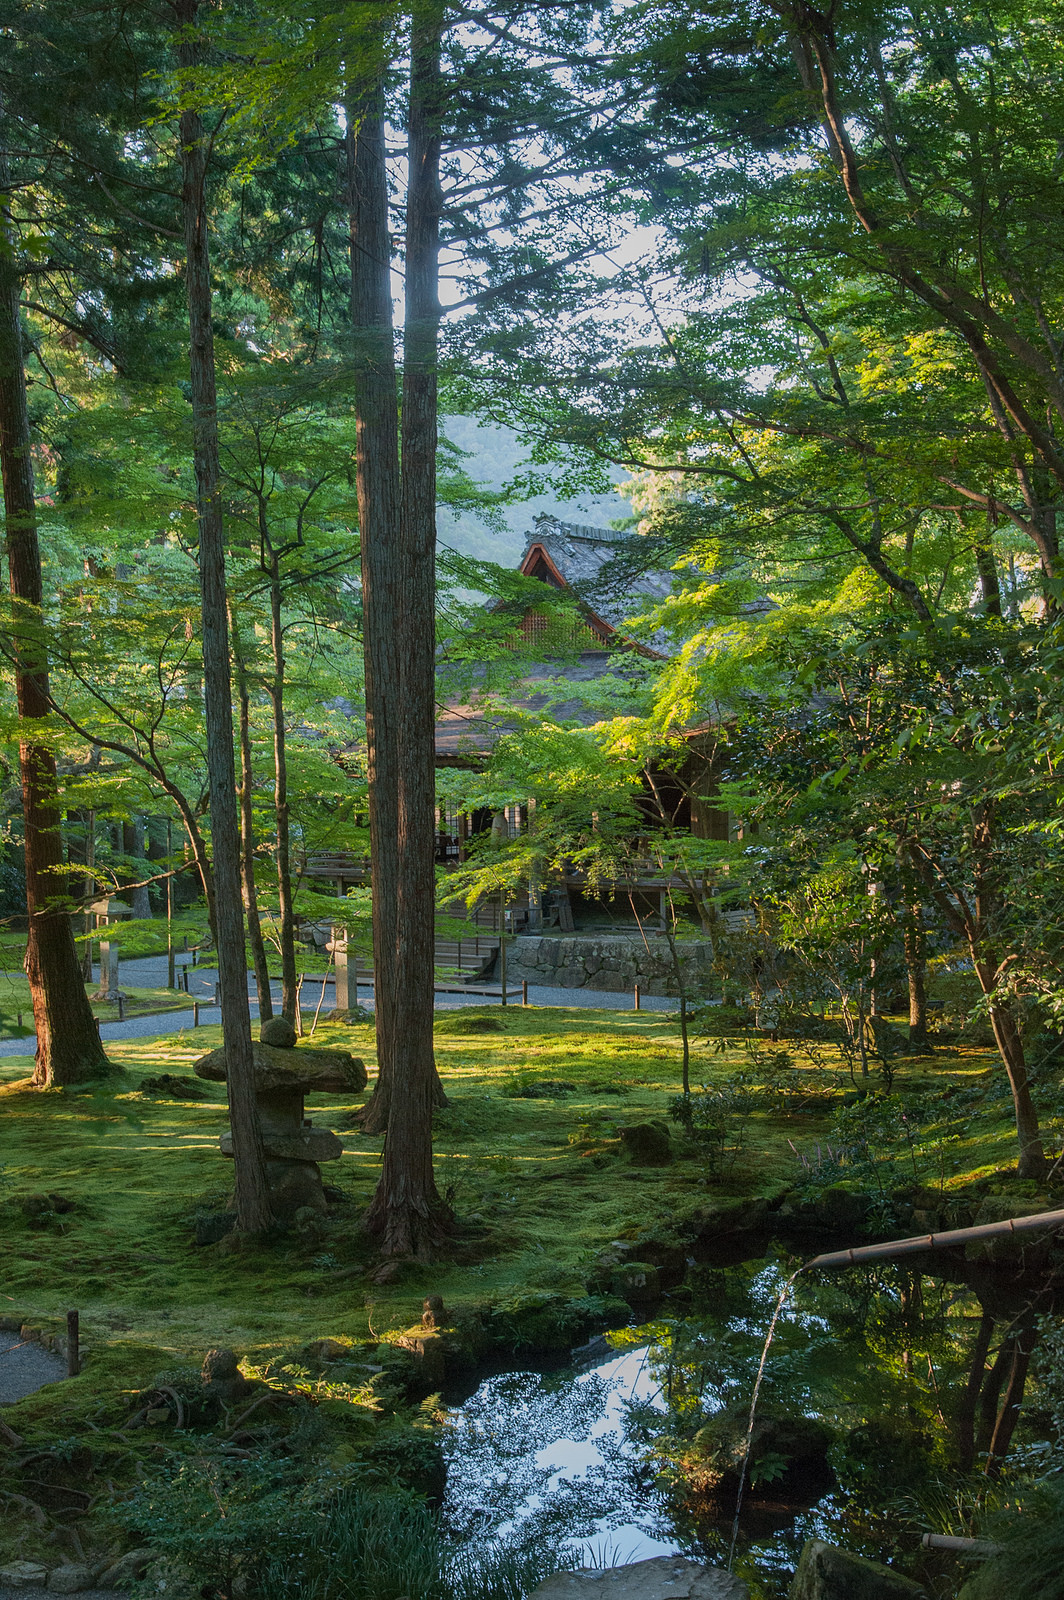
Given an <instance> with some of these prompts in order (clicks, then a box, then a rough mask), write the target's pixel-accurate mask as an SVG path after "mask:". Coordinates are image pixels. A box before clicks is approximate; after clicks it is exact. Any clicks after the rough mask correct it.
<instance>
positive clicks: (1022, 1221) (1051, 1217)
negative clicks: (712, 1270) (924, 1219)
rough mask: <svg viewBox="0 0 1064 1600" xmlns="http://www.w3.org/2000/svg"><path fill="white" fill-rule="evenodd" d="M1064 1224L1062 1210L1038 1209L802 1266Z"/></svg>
mask: <svg viewBox="0 0 1064 1600" xmlns="http://www.w3.org/2000/svg"><path fill="white" fill-rule="evenodd" d="M1060 1227H1064V1211H1038V1212H1036V1213H1035V1214H1034V1215H1033V1216H1030V1217H1010V1218H1009V1219H1008V1220H1007V1221H1006V1222H983V1223H980V1224H979V1225H978V1226H977V1227H974V1228H950V1229H948V1230H947V1231H946V1232H945V1233H921V1234H917V1235H915V1236H914V1237H913V1238H911V1239H890V1240H888V1241H887V1242H886V1243H884V1244H862V1245H858V1246H857V1248H856V1249H853V1250H832V1251H829V1252H828V1254H827V1255H822V1256H814V1257H813V1259H812V1260H811V1261H807V1262H806V1263H805V1265H804V1266H803V1268H802V1271H803V1272H806V1271H808V1270H809V1268H810V1267H855V1266H858V1265H859V1264H860V1263H861V1262H862V1261H881V1260H883V1259H884V1258H886V1257H889V1256H914V1255H918V1254H920V1252H921V1251H923V1250H950V1249H952V1248H953V1247H954V1246H955V1245H963V1244H970V1243H974V1242H975V1241H976V1240H977V1239H996V1238H1000V1237H1002V1236H1003V1235H1005V1234H1008V1233H1032V1232H1034V1230H1035V1229H1036V1228H1060Z"/></svg>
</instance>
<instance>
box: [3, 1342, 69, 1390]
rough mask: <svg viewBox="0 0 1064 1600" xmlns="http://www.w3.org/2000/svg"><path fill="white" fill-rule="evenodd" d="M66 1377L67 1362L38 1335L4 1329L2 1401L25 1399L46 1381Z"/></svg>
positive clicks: (52, 1381) (51, 1381)
mask: <svg viewBox="0 0 1064 1600" xmlns="http://www.w3.org/2000/svg"><path fill="white" fill-rule="evenodd" d="M65 1377H66V1362H65V1361H64V1360H63V1358H62V1356H55V1355H53V1354H52V1352H51V1351H50V1350H45V1349H44V1347H43V1345H39V1344H38V1343H37V1341H36V1340H35V1339H26V1340H22V1339H20V1338H19V1336H18V1334H17V1333H0V1405H11V1404H12V1403H13V1402H14V1401H15V1400H24V1399H25V1398H26V1396H27V1395H28V1394H34V1393H35V1392H36V1390H38V1389H43V1387H44V1385H45V1384H46V1383H54V1382H55V1381H56V1379H57V1378H65Z"/></svg>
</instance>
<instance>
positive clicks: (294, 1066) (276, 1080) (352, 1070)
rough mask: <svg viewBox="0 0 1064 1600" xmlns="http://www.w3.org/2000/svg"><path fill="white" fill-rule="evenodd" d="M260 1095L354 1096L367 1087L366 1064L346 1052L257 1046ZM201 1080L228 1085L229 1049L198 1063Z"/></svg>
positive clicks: (254, 1053) (254, 1050) (255, 1058)
mask: <svg viewBox="0 0 1064 1600" xmlns="http://www.w3.org/2000/svg"><path fill="white" fill-rule="evenodd" d="M251 1051H252V1059H253V1062H254V1067H255V1090H256V1093H262V1092H263V1091H275V1090H282V1091H289V1092H291V1093H295V1094H352V1093H357V1092H358V1091H359V1090H360V1089H364V1088H365V1087H366V1082H367V1074H366V1068H365V1066H364V1065H363V1063H362V1062H361V1061H360V1060H358V1058H357V1057H356V1056H352V1055H349V1054H348V1053H347V1051H346V1050H304V1049H296V1050H288V1049H278V1048H277V1047H276V1046H274V1045H268V1044H262V1043H253V1044H252V1046H251ZM195 1072H196V1076H197V1078H210V1079H212V1080H213V1081H214V1082H216V1083H224V1082H225V1049H224V1047H223V1048H221V1049H219V1050H212V1051H211V1052H210V1054H209V1055H205V1056H201V1057H200V1058H199V1060H198V1061H197V1062H196V1067H195Z"/></svg>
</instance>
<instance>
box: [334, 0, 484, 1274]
mask: <svg viewBox="0 0 1064 1600" xmlns="http://www.w3.org/2000/svg"><path fill="white" fill-rule="evenodd" d="M440 39H441V20H440V13H439V10H438V8H437V7H436V6H435V5H431V4H430V5H428V6H425V7H424V8H419V9H417V10H415V12H414V21H413V25H412V32H411V73H410V119H409V140H408V180H407V213H406V215H407V222H406V251H405V261H406V322H405V328H404V342H403V424H402V441H403V453H402V487H401V510H400V570H401V577H402V590H401V600H402V613H401V638H402V660H401V673H402V676H401V693H400V701H399V752H400V753H399V771H398V779H399V784H398V802H399V803H398V819H397V820H398V836H397V843H398V851H399V873H398V912H399V917H398V976H399V982H398V984H397V986H396V993H395V997H394V1004H395V1015H396V1023H397V1027H396V1036H395V1054H394V1058H393V1066H392V1080H391V1089H390V1094H389V1102H388V1133H387V1140H386V1143H385V1147H384V1163H383V1170H382V1172H381V1178H380V1183H379V1184H378V1187H377V1191H376V1193H375V1195H374V1197H373V1201H372V1203H371V1205H370V1209H369V1212H368V1214H367V1219H366V1221H367V1226H368V1227H369V1228H370V1229H371V1231H374V1232H377V1233H379V1234H380V1235H381V1243H382V1249H383V1252H384V1254H385V1255H418V1256H420V1257H427V1256H429V1255H430V1254H431V1253H432V1250H433V1249H434V1247H435V1246H436V1245H437V1244H438V1243H439V1241H440V1238H441V1237H442V1235H443V1234H444V1233H445V1232H446V1229H447V1226H448V1223H449V1221H450V1218H451V1212H450V1207H449V1206H447V1205H446V1204H445V1203H444V1201H443V1199H442V1198H441V1196H440V1195H439V1193H438V1191H437V1189H436V1181H435V1177H434V1174H433V1166H432V1113H433V1108H434V1107H435V1106H438V1105H440V1104H442V1103H443V1102H444V1096H443V1091H442V1087H441V1085H440V1080H439V1075H438V1073H437V1071H436V1064H435V1057H434V1055H433V1039H432V1022H433V1000H434V992H433V962H434V953H435V910H436V893H435V891H436V869H435V838H436V743H435V730H436V678H435V673H436V582H435V570H436V447H437V342H438V330H439V319H440V304H439V287H438V280H439V232H440V209H441V202H440V180H439V164H440V134H439V97H440V83H441V77H440ZM504 933H505V930H504Z"/></svg>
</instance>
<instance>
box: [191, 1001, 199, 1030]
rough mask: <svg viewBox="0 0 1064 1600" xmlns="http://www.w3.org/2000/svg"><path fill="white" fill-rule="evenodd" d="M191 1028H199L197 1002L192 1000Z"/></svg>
mask: <svg viewBox="0 0 1064 1600" xmlns="http://www.w3.org/2000/svg"><path fill="white" fill-rule="evenodd" d="M192 1026H193V1027H194V1028H198V1027H199V1001H198V1000H193V1002H192Z"/></svg>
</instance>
